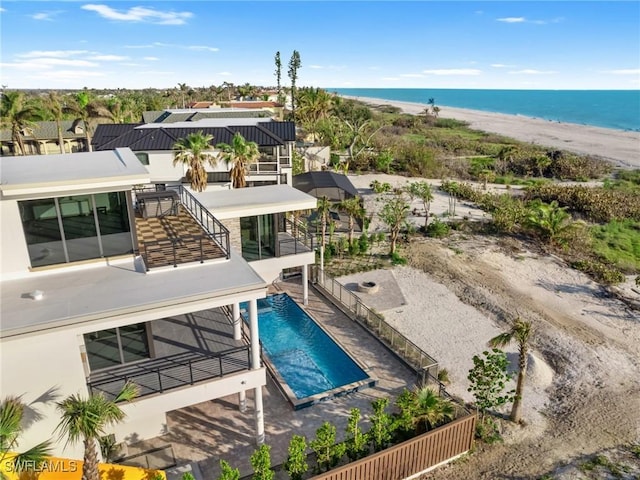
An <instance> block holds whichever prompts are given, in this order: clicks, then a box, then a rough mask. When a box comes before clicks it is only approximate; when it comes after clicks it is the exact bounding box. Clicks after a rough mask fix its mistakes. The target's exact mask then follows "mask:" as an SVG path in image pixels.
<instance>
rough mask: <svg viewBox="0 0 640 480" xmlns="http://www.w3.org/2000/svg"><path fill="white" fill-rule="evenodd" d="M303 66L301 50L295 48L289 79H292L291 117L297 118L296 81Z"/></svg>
mask: <svg viewBox="0 0 640 480" xmlns="http://www.w3.org/2000/svg"><path fill="white" fill-rule="evenodd" d="M301 66H302V60H301V59H300V52H298V51H297V50H294V51H293V53H292V54H291V58H290V59H289V70H288V75H289V80H291V118H293V120H294V121H295V119H296V102H297V98H296V83H297V81H298V70H299V69H300V67H301Z"/></svg>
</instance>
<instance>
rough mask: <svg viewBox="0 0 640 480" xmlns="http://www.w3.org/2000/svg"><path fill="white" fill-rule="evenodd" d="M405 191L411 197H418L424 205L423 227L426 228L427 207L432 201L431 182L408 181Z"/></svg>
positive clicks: (427, 219)
mask: <svg viewBox="0 0 640 480" xmlns="http://www.w3.org/2000/svg"><path fill="white" fill-rule="evenodd" d="M405 191H406V192H407V193H408V194H409V196H410V197H411V198H412V199H418V200H420V201H421V202H422V206H423V207H424V213H425V214H424V228H425V229H426V228H427V225H428V224H429V208H430V206H431V202H432V201H433V191H432V189H431V184H430V183H429V182H426V181H420V182H410V183H409V184H407V185H406V187H405Z"/></svg>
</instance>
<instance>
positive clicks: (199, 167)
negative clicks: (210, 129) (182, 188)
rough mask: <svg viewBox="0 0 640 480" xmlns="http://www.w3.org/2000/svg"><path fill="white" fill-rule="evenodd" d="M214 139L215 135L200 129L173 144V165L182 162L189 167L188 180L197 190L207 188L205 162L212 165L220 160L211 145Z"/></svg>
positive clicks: (200, 190)
mask: <svg viewBox="0 0 640 480" xmlns="http://www.w3.org/2000/svg"><path fill="white" fill-rule="evenodd" d="M212 140H213V135H209V134H205V133H203V132H202V131H200V132H196V133H190V134H189V135H187V136H186V137H184V138H180V139H178V141H177V142H176V143H175V144H174V145H173V166H174V167H175V166H176V165H178V164H180V163H181V164H183V165H185V166H186V167H187V174H186V177H187V180H189V183H190V184H191V188H193V189H194V190H195V191H196V192H202V191H203V190H204V189H205V188H207V171H206V170H205V162H209V164H210V165H211V166H214V165H215V164H216V163H217V162H218V159H217V157H216V155H215V154H214V152H213V146H212V145H211V141H212Z"/></svg>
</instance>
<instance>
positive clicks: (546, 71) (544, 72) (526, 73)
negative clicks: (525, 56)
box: [509, 68, 558, 75]
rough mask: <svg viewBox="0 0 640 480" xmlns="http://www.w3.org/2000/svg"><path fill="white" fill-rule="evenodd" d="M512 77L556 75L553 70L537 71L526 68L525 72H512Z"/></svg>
mask: <svg viewBox="0 0 640 480" xmlns="http://www.w3.org/2000/svg"><path fill="white" fill-rule="evenodd" d="M509 73H510V74H512V75H551V74H554V73H558V72H554V71H553V70H535V69H533V68H525V69H523V70H512V71H510V72H509Z"/></svg>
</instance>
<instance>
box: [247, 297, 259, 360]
mask: <svg viewBox="0 0 640 480" xmlns="http://www.w3.org/2000/svg"><path fill="white" fill-rule="evenodd" d="M249 330H250V334H251V370H256V369H258V368H260V334H259V332H258V301H257V300H255V299H253V300H249Z"/></svg>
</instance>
